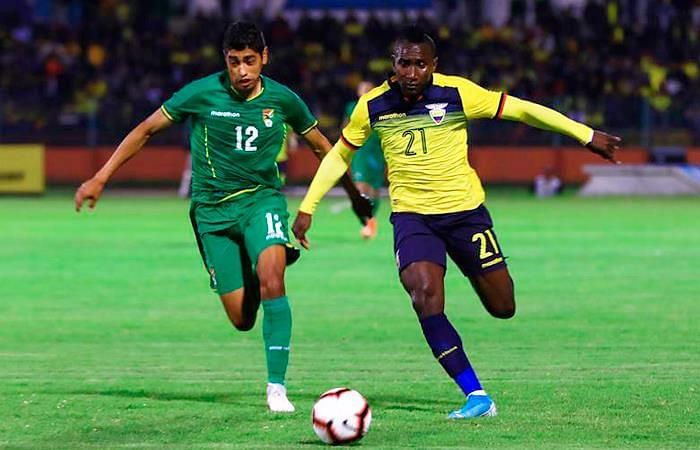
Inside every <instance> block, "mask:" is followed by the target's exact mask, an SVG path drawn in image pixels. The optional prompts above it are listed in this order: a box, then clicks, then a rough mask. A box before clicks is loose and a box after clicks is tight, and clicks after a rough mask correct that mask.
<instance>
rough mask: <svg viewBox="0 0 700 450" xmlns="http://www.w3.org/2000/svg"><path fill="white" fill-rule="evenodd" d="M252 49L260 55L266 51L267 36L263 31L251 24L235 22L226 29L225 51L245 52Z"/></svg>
mask: <svg viewBox="0 0 700 450" xmlns="http://www.w3.org/2000/svg"><path fill="white" fill-rule="evenodd" d="M246 48H250V49H251V50H254V51H256V52H258V53H260V54H262V52H263V50H264V49H265V36H263V34H262V31H260V29H259V28H258V27H257V25H255V24H254V23H250V22H234V23H232V24H230V25H229V26H228V27H226V31H225V32H224V42H223V49H224V51H225V52H226V51H228V50H232V49H233V50H245V49H246Z"/></svg>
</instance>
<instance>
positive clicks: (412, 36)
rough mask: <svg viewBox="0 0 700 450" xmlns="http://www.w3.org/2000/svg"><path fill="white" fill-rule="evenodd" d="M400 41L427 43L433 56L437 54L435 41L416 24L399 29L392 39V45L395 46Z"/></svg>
mask: <svg viewBox="0 0 700 450" xmlns="http://www.w3.org/2000/svg"><path fill="white" fill-rule="evenodd" d="M401 42H408V43H410V44H427V45H428V47H430V50H431V51H432V52H433V56H436V54H437V48H436V47H435V41H433V38H431V37H430V35H429V34H428V33H426V31H425V30H424V29H423V28H422V27H420V26H418V25H407V26H405V27H403V28H401V30H400V31H399V34H398V35H397V36H396V39H394V45H393V47H396V46H397V45H398V44H399V43H401Z"/></svg>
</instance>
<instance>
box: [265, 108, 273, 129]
mask: <svg viewBox="0 0 700 450" xmlns="http://www.w3.org/2000/svg"><path fill="white" fill-rule="evenodd" d="M262 114H263V123H264V124H265V126H266V127H267V128H270V127H271V126H272V116H274V115H275V110H274V109H270V108H266V109H263V110H262Z"/></svg>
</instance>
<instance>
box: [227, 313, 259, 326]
mask: <svg viewBox="0 0 700 450" xmlns="http://www.w3.org/2000/svg"><path fill="white" fill-rule="evenodd" d="M226 315H227V316H228V320H229V321H230V322H231V325H233V326H234V328H236V329H237V330H238V331H250V330H252V329H253V326H254V325H255V319H253V320H251V319H249V318H246V317H244V316H243V315H242V314H235V313H233V312H231V311H229V310H226Z"/></svg>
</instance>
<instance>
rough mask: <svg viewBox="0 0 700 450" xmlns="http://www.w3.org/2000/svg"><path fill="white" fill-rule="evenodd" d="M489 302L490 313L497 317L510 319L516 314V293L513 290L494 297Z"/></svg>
mask: <svg viewBox="0 0 700 450" xmlns="http://www.w3.org/2000/svg"><path fill="white" fill-rule="evenodd" d="M487 304H488V305H489V307H488V308H487V309H488V312H489V314H491V315H492V316H493V317H495V318H497V319H510V318H511V317H513V316H514V315H515V295H513V291H512V290H511V291H510V292H507V293H502V294H501V295H498V296H497V298H492V299H491V300H490V301H489V302H487Z"/></svg>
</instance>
